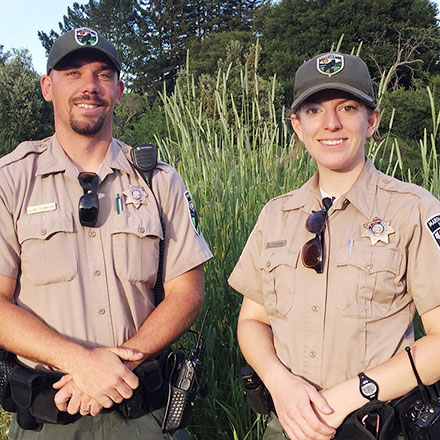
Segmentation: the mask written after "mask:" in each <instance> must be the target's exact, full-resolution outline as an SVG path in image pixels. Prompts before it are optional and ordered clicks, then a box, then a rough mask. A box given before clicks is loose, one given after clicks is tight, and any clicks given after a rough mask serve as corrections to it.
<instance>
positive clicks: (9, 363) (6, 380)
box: [0, 348, 17, 412]
mask: <svg viewBox="0 0 440 440" xmlns="http://www.w3.org/2000/svg"><path fill="white" fill-rule="evenodd" d="M16 365H17V361H16V356H15V354H14V353H11V352H9V351H6V350H3V349H2V348H0V405H1V406H2V407H3V409H4V410H5V411H9V412H15V411H16V410H17V405H16V404H15V403H14V401H13V400H12V395H11V386H10V375H11V371H12V369H13V368H14V367H15V366H16Z"/></svg>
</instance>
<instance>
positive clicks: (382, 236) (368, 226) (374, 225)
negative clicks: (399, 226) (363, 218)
mask: <svg viewBox="0 0 440 440" xmlns="http://www.w3.org/2000/svg"><path fill="white" fill-rule="evenodd" d="M364 228H365V231H364V233H363V234H362V238H369V239H370V240H371V246H374V245H375V244H376V243H377V242H378V241H383V242H384V243H389V237H388V236H389V235H390V234H393V233H394V232H395V231H394V229H393V228H392V227H391V226H390V225H389V224H388V222H387V221H385V220H381V219H380V218H379V217H376V218H374V219H373V221H371V222H370V223H365V224H364Z"/></svg>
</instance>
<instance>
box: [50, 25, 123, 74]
mask: <svg viewBox="0 0 440 440" xmlns="http://www.w3.org/2000/svg"><path fill="white" fill-rule="evenodd" d="M81 50H88V51H95V52H100V53H102V54H104V55H105V56H106V57H107V58H109V60H110V61H111V62H112V63H113V64H114V65H115V68H116V70H117V72H118V73H119V72H120V71H121V63H120V62H119V58H118V53H117V51H116V47H115V46H114V45H113V44H112V43H110V41H108V40H107V39H106V38H104V37H103V36H102V35H101V34H100V33H99V32H97V31H94V30H93V29H89V28H86V27H82V28H77V29H74V30H73V31H70V32H67V34H64V35H61V37H59V38H57V39H56V40H55V42H54V43H53V46H52V49H51V50H50V53H49V58H48V60H47V74H48V75H49V73H50V71H51V70H52V69H53V68H54V67H55V66H56V65H57V64H58V63H59V62H60V61H61V60H62V59H63V58H64V57H65V56H67V55H69V54H71V53H72V52H77V51H81Z"/></svg>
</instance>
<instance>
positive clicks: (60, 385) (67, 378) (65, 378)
mask: <svg viewBox="0 0 440 440" xmlns="http://www.w3.org/2000/svg"><path fill="white" fill-rule="evenodd" d="M71 379H72V376H71V375H70V374H65V375H64V376H63V377H62V378H61V379H60V380H59V381H58V382H55V383H54V384H53V385H52V386H53V387H54V388H55V389H56V390H60V389H61V388H63V386H64V385H66V383H67V382H69V381H70V380H71Z"/></svg>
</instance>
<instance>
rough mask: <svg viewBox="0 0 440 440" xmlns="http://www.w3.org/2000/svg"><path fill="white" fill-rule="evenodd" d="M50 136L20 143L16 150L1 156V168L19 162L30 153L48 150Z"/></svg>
mask: <svg viewBox="0 0 440 440" xmlns="http://www.w3.org/2000/svg"><path fill="white" fill-rule="evenodd" d="M50 139H51V138H50V137H48V138H46V139H43V140H41V141H27V142H22V143H21V144H19V145H18V146H17V147H16V148H15V149H14V150H12V151H11V152H10V153H9V154H7V155H6V156H3V157H2V158H0V168H3V167H5V166H8V165H11V164H12V163H15V162H18V161H19V160H22V159H24V158H25V157H26V156H28V155H29V154H40V153H42V152H43V151H46V150H47V147H48V145H49V141H50Z"/></svg>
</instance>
